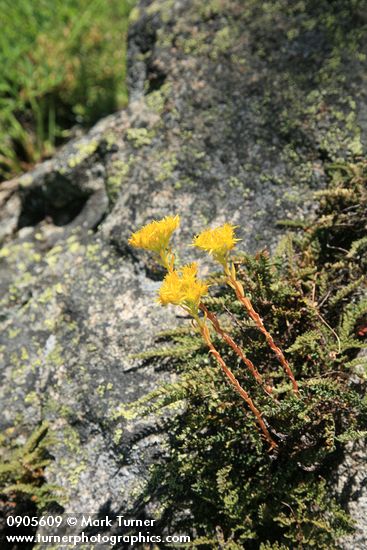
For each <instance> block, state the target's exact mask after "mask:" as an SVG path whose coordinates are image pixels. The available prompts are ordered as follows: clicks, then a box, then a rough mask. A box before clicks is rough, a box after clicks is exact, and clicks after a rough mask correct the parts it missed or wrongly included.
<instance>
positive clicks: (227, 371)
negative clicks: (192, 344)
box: [196, 319, 278, 449]
mask: <svg viewBox="0 0 367 550" xmlns="http://www.w3.org/2000/svg"><path fill="white" fill-rule="evenodd" d="M196 321H197V324H198V327H199V330H200V333H201V335H202V337H203V339H204V341H205V343H206V344H207V346H208V348H209V349H210V352H211V353H212V354H213V355H214V357H215V358H216V360H217V361H218V363H219V365H220V366H221V369H222V371H223V372H224V374H225V375H226V377H227V378H228V380H229V382H230V384H231V386H232V387H233V388H234V390H235V391H236V392H237V393H238V394H239V395H240V396H241V397H242V399H244V401H246V403H247V405H248V407H249V408H250V409H251V411H252V412H253V414H254V415H255V417H256V420H257V423H258V424H259V426H260V428H261V430H262V432H263V434H264V437H265V439H266V441H267V442H268V443H269V445H270V449H274V448H276V447H277V446H278V445H277V444H276V443H275V441H274V440H273V439H272V437H271V435H270V433H269V430H268V429H267V427H266V426H265V423H264V421H263V419H262V416H261V413H260V411H259V410H258V408H257V407H256V405H255V404H254V402H253V401H252V399H251V397H250V396H249V394H248V393H247V391H246V390H244V389H243V388H242V386H241V385H240V383H239V382H238V380H237V378H236V377H235V376H234V375H233V373H232V372H231V370H230V369H229V368H228V367H227V365H226V363H225V362H224V360H223V358H222V357H221V355H220V354H219V352H218V350H217V349H216V348H215V347H214V345H213V342H212V341H211V338H210V334H209V329H208V327H207V326H206V324H205V323H202V322H201V321H199V320H198V319H197V320H196Z"/></svg>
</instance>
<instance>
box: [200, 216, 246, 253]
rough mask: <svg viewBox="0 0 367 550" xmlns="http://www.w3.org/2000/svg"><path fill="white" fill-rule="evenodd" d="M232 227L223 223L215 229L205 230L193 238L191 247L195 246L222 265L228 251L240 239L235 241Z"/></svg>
mask: <svg viewBox="0 0 367 550" xmlns="http://www.w3.org/2000/svg"><path fill="white" fill-rule="evenodd" d="M235 229H236V227H235V226H234V225H231V224H229V223H225V224H224V225H221V226H220V227H216V228H215V229H207V230H206V231H203V232H202V233H200V235H197V236H196V237H195V238H194V241H193V246H197V247H198V248H201V249H202V250H205V252H208V253H209V254H212V255H213V257H214V258H215V259H216V260H217V261H219V262H221V263H223V261H225V260H226V256H227V254H228V252H229V251H230V250H232V249H233V248H234V247H235V245H236V243H237V242H238V241H239V240H240V239H236V236H235Z"/></svg>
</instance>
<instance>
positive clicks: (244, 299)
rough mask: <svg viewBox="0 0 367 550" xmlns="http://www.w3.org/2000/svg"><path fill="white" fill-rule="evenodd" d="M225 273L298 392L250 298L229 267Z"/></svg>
mask: <svg viewBox="0 0 367 550" xmlns="http://www.w3.org/2000/svg"><path fill="white" fill-rule="evenodd" d="M226 275H227V277H228V281H229V283H230V286H231V287H232V288H233V289H234V291H235V293H236V296H237V299H238V300H239V301H240V302H241V303H242V304H243V305H244V306H245V308H246V310H247V312H248V314H249V316H250V317H251V319H252V320H253V321H254V322H255V324H256V326H257V328H258V329H259V330H260V332H262V333H263V335H264V336H265V338H266V341H267V343H268V345H269V347H270V348H271V349H272V350H273V351H274V353H275V355H276V356H277V358H278V360H279V362H280V364H281V365H282V366H283V368H284V370H285V372H286V373H287V375H288V376H289V378H290V380H291V382H292V386H293V391H294V393H296V394H299V389H298V384H297V381H296V379H295V377H294V374H293V372H292V369H291V367H290V366H289V363H288V361H287V360H286V358H285V357H284V355H283V352H282V350H281V349H280V348H279V347H278V346H277V345H276V343H275V342H274V340H273V338H272V336H271V334H270V333H269V332H268V331H267V330H266V328H265V326H264V323H263V321H262V319H261V317H260V315H259V314H258V313H257V312H256V311H255V309H254V308H253V305H252V303H251V301H250V299H249V298H247V297H246V296H245V293H244V290H243V286H242V284H241V283H240V282H239V281H237V279H235V278H234V277H233V276H232V274H231V273H230V271H229V269H227V270H226Z"/></svg>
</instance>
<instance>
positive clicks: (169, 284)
mask: <svg viewBox="0 0 367 550" xmlns="http://www.w3.org/2000/svg"><path fill="white" fill-rule="evenodd" d="M179 223H180V218H179V216H166V217H165V218H163V219H162V220H159V221H153V222H151V223H149V224H147V225H146V226H144V227H143V228H142V229H140V230H139V231H137V232H136V233H133V234H132V236H131V238H130V239H129V244H130V245H132V246H134V247H136V248H143V249H146V250H149V251H150V252H152V253H153V254H154V256H155V259H156V260H157V262H158V263H159V264H160V265H162V266H163V267H164V268H165V269H166V270H167V274H166V276H165V278H164V280H163V283H162V285H161V288H160V290H159V296H158V301H159V303H160V304H161V305H162V306H166V305H168V304H173V305H175V306H179V307H181V308H182V309H183V310H184V311H185V312H186V313H187V314H188V315H190V317H191V318H192V322H193V325H194V327H195V328H196V329H197V330H198V332H199V333H200V335H201V337H202V338H203V340H204V342H205V344H206V345H207V347H208V348H209V350H210V353H212V355H213V356H214V357H215V359H216V361H217V362H218V364H219V366H220V368H221V369H222V372H223V374H224V375H225V377H226V379H227V381H228V382H229V384H230V385H231V386H232V388H233V389H234V391H235V392H236V393H237V394H238V395H239V396H240V397H241V398H242V399H243V400H244V401H245V402H246V404H247V406H248V408H249V409H250V410H251V411H252V413H253V414H254V416H255V418H256V421H257V423H258V425H259V427H260V429H261V431H262V434H263V437H264V438H265V440H266V441H267V443H268V444H269V446H270V449H274V448H276V447H277V444H276V442H275V441H274V439H273V438H272V436H271V435H270V432H269V430H268V428H267V425H266V423H265V421H264V419H263V417H262V413H261V412H260V410H259V409H258V407H257V406H256V405H255V403H254V401H253V399H252V398H251V396H250V395H249V393H248V392H247V391H246V390H245V388H243V387H242V386H241V384H240V383H239V381H238V380H237V378H236V377H235V376H234V374H233V372H232V371H231V369H230V368H229V367H228V365H227V364H226V362H225V360H224V359H223V357H222V355H221V354H220V353H219V351H218V349H217V348H216V347H215V345H214V343H213V340H212V337H211V333H210V328H209V327H210V326H211V327H212V329H213V330H214V331H215V332H216V333H217V334H218V335H219V336H220V337H221V338H223V340H224V341H225V342H226V343H227V344H228V345H229V346H230V347H231V348H232V350H233V351H234V352H235V353H236V354H237V355H238V356H239V358H240V359H241V360H242V361H243V362H244V364H245V365H246V366H247V368H248V370H249V372H250V373H251V375H252V376H253V377H254V379H255V380H256V382H257V383H258V384H260V385H261V386H262V388H263V389H264V391H265V392H266V393H267V394H268V395H270V396H271V395H272V392H273V388H272V386H270V385H269V384H267V383H266V382H265V381H264V380H263V377H262V376H261V374H260V372H259V371H258V369H257V368H256V367H255V365H254V364H253V363H252V361H251V360H250V359H249V358H248V357H247V356H246V355H245V353H244V351H243V349H242V348H241V347H240V346H239V345H238V344H236V342H235V341H234V340H233V338H232V337H231V336H230V334H228V333H227V332H226V331H225V330H224V329H223V328H222V327H221V325H220V323H219V321H218V318H217V316H216V315H215V314H214V313H213V312H211V311H210V310H209V309H208V307H207V306H206V305H205V297H206V296H207V294H208V284H207V283H206V282H205V281H203V280H201V279H200V278H199V277H198V265H197V263H195V262H194V263H191V264H188V265H184V266H183V267H176V265H175V256H174V253H173V252H172V248H171V245H170V240H171V237H172V234H173V232H174V231H175V230H176V229H177V227H178V226H179ZM235 229H236V228H235V227H234V226H232V225H230V224H228V223H225V224H224V225H222V226H220V227H217V228H215V229H207V230H205V231H203V232H202V233H200V234H199V235H197V236H196V237H195V238H194V240H193V243H192V246H195V247H197V248H199V249H201V250H203V251H205V252H207V253H208V254H210V255H211V256H212V257H213V258H214V260H215V261H216V262H218V263H219V264H220V265H221V266H222V268H223V270H224V274H225V278H226V283H227V284H228V285H229V286H230V287H231V288H232V289H233V290H234V292H235V295H236V297H237V299H238V301H239V302H240V303H241V304H242V305H243V306H244V307H245V309H246V311H247V313H248V315H249V316H250V318H251V319H252V321H253V322H254V323H255V325H256V327H257V328H258V329H259V330H260V332H261V333H262V334H263V335H264V336H265V339H266V341H267V343H268V345H269V347H270V348H271V350H272V351H274V352H275V354H276V356H277V358H278V359H279V361H280V363H281V365H282V366H283V368H284V370H285V372H286V373H287V375H288V377H289V378H290V380H291V382H292V386H293V391H294V392H295V393H296V394H297V395H298V393H299V392H298V385H297V382H296V380H295V377H294V375H293V372H292V370H291V368H290V366H289V364H288V362H287V360H286V358H285V357H284V354H283V352H282V351H281V350H280V348H279V347H278V346H277V345H276V344H275V342H274V340H273V338H272V336H271V335H270V333H269V332H268V331H267V329H266V328H265V326H264V323H263V321H262V319H261V317H260V315H259V314H258V313H257V312H256V311H255V309H254V307H253V305H252V303H251V301H250V299H249V298H248V297H247V296H246V294H245V291H244V288H243V285H242V283H241V282H240V281H239V280H238V278H237V273H236V268H235V265H234V263H233V261H231V257H230V254H231V251H232V250H233V249H234V247H235V246H236V243H237V242H238V241H239V239H238V238H237V237H236V235H235ZM208 321H209V322H210V325H209V324H208Z"/></svg>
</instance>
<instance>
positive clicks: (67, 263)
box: [0, 0, 367, 513]
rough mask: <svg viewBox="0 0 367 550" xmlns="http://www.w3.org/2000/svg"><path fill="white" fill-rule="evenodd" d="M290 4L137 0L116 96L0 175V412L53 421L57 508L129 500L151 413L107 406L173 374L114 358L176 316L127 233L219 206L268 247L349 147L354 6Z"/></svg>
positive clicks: (359, 69) (183, 232) (144, 459)
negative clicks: (90, 120)
mask: <svg viewBox="0 0 367 550" xmlns="http://www.w3.org/2000/svg"><path fill="white" fill-rule="evenodd" d="M291 4H292V3H289V2H286V1H281V2H279V3H276V5H275V6H276V7H275V8H274V10H271V9H267V8H266V6H268V7H269V6H270V4H269V3H264V5H262V3H259V2H256V1H255V0H250V1H249V2H246V3H240V2H235V1H232V0H226V1H225V2H216V1H214V0H213V1H210V2H206V3H203V2H201V1H199V0H178V1H173V0H156V1H146V0H145V1H142V2H141V3H140V4H139V6H138V8H136V9H135V10H134V12H133V15H134V17H133V21H132V23H131V30H130V33H129V53H128V69H129V70H128V80H129V86H130V103H129V106H128V107H127V109H126V110H124V111H122V112H119V113H117V114H115V115H112V116H110V117H108V118H106V119H104V120H102V121H101V122H100V123H99V124H97V125H96V126H95V127H94V128H93V129H92V130H91V131H90V132H89V133H88V134H87V135H86V136H84V137H82V138H81V139H77V140H75V141H73V142H72V143H70V144H68V145H67V146H66V147H64V148H63V149H61V150H60V152H59V153H58V154H57V155H56V156H55V157H54V158H53V159H51V160H49V161H47V162H45V163H43V164H41V165H40V166H38V167H36V168H35V169H34V170H33V171H32V172H30V173H28V174H25V175H23V176H21V177H20V178H17V179H15V180H13V181H11V182H7V183H5V184H3V185H2V187H1V194H0V202H1V205H2V206H1V209H0V212H1V226H2V233H1V238H2V239H3V248H2V250H1V252H0V258H1V264H0V270H1V279H0V280H1V296H2V298H1V319H2V325H3V331H2V336H1V348H0V355H1V361H2V367H1V376H2V384H1V388H0V399H1V408H2V410H3V415H2V419H1V422H2V424H3V425H4V426H7V425H11V424H13V423H14V422H17V423H24V424H25V425H26V426H28V427H29V429H31V428H32V426H34V425H35V424H36V423H37V422H38V421H39V420H40V419H42V418H47V419H49V420H50V421H52V425H53V426H54V427H55V444H54V447H53V448H52V449H51V452H52V454H53V456H54V457H55V460H54V462H53V464H52V466H51V467H49V468H48V469H47V478H48V481H50V482H52V483H57V484H58V485H60V486H61V487H62V488H63V491H64V507H65V510H66V512H76V511H77V512H79V511H84V510H85V511H86V512H95V513H96V512H98V511H99V510H102V509H104V508H106V507H108V508H109V509H110V510H112V511H120V512H121V510H123V511H124V512H125V513H129V512H131V511H132V510H134V506H135V504H136V501H137V498H138V496H139V494H140V492H141V487H142V485H144V480H145V479H146V477H147V475H148V466H149V464H151V463H152V462H154V461H155V460H157V459H158V458H159V456H160V453H161V452H162V450H161V449H160V447H161V445H160V441H162V438H164V433H163V432H164V430H163V429H162V427H161V426H159V425H157V424H156V423H155V422H154V420H153V419H152V420H151V421H150V420H146V421H144V422H142V421H136V420H135V421H134V420H131V421H130V422H128V421H126V419H124V418H123V415H122V414H121V412H122V408H121V406H122V405H123V404H124V403H126V402H130V401H132V400H134V399H136V398H138V397H140V396H142V395H144V394H145V393H146V392H148V391H150V390H151V389H153V388H154V387H156V386H157V384H159V383H160V382H162V380H166V379H169V378H170V377H171V376H173V373H172V372H170V368H169V365H166V364H162V365H160V366H159V367H157V366H154V365H151V364H146V363H144V362H143V361H141V360H140V361H139V360H137V359H133V358H131V357H130V356H131V354H134V353H138V352H141V351H144V350H147V349H149V347H150V346H151V345H152V343H153V342H154V337H155V335H156V334H157V332H159V331H161V330H162V329H165V328H169V327H172V326H175V324H178V323H182V322H184V321H183V320H182V319H178V318H177V316H176V312H175V311H174V310H170V309H165V310H164V309H162V308H160V307H159V306H158V305H157V304H156V303H155V300H154V298H155V293H156V290H157V288H158V286H159V282H158V280H159V275H160V274H159V271H157V270H155V268H154V266H152V264H151V263H150V264H149V261H148V267H146V256H145V255H144V254H139V253H137V252H136V251H133V250H132V249H131V248H130V247H129V245H128V244H127V238H128V236H129V234H130V233H131V231H132V230H135V229H136V228H138V227H140V226H141V225H142V224H144V223H145V222H147V221H149V220H151V219H152V218H155V217H157V218H159V217H162V216H164V215H167V214H176V213H180V214H181V216H182V226H181V229H180V231H179V232H178V234H177V237H176V242H180V243H184V242H187V243H188V242H190V240H191V238H192V236H193V234H195V232H197V231H198V230H201V229H202V228H203V227H204V226H206V225H207V224H217V223H222V222H224V221H230V222H233V223H235V224H237V225H239V226H240V236H241V238H242V244H241V246H242V247H243V248H244V249H248V250H251V251H254V250H256V249H259V248H261V247H268V248H272V247H273V246H274V245H275V244H276V242H277V240H278V238H279V235H280V234H281V231H282V230H281V228H280V227H279V226H278V222H279V220H284V219H287V220H290V221H292V220H295V219H298V218H300V219H304V218H305V217H306V216H308V215H309V213H310V211H311V210H312V194H313V192H314V190H315V189H320V188H322V187H323V186H324V185H325V179H326V177H325V169H324V167H325V163H326V162H331V161H334V162H337V161H338V160H340V159H345V158H353V156H354V155H358V154H362V152H363V149H364V148H365V144H366V143H365V141H366V128H367V127H366V116H365V113H366V109H367V100H366V94H365V90H366V89H367V87H366V74H367V72H366V64H367V62H366V52H365V50H366V44H367V40H365V38H366V36H365V35H366V33H365V31H364V29H365V27H364V25H365V23H364V20H363V18H362V17H359V14H360V12H359V11H358V10H359V9H360V8H359V5H358V3H350V2H348V1H347V0H345V1H339V2H337V3H330V2H326V1H320V2H319V3H317V4H316V3H314V2H303V3H295V4H294V6H293V7H292V5H291ZM330 18H331V19H332V24H330V20H331V19H330ZM362 31H364V32H362ZM191 255H192V251H191V249H190V248H186V249H185V250H183V251H182V252H180V258H181V259H183V260H185V259H186V258H188V257H189V256H191Z"/></svg>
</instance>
